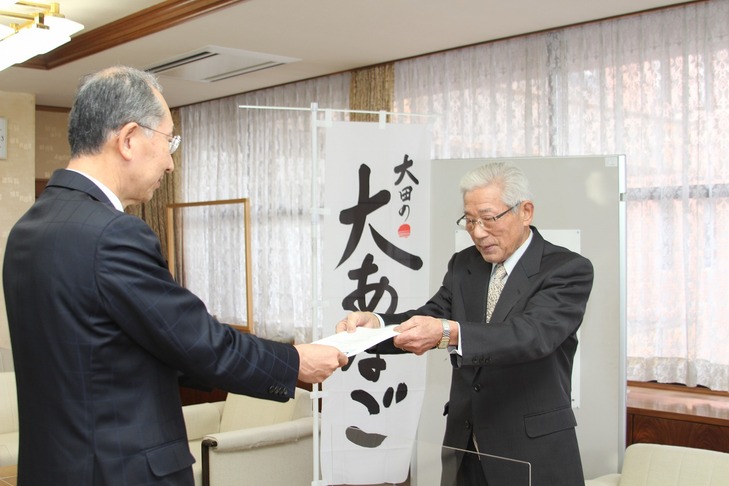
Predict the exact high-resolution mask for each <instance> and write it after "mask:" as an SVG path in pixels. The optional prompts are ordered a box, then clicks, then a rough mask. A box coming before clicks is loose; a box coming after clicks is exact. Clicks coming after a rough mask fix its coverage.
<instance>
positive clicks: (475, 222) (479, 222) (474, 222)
mask: <svg viewBox="0 0 729 486" xmlns="http://www.w3.org/2000/svg"><path fill="white" fill-rule="evenodd" d="M522 202H524V201H519V202H517V203H516V204H514V205H513V206H511V207H510V208H508V209H507V210H506V211H504V212H501V213H499V214H497V215H496V216H487V217H485V218H478V219H470V218H468V217H467V216H466V215H465V214H464V215H463V216H461V217H460V218H458V220H457V221H456V226H458V227H459V228H464V229H465V230H466V231H473V230H474V229H476V226H478V227H479V228H481V229H482V230H487V231H488V229H487V228H486V222H487V221H488V222H489V223H497V222H498V221H499V220H500V219H501V218H503V217H504V216H506V215H507V214H508V213H509V211H511V210H513V209H514V208H516V207H518V206H519V205H520V204H521V203H522ZM461 221H464V223H463V224H461ZM469 224H470V225H471V229H468V225H469Z"/></svg>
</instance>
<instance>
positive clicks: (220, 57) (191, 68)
mask: <svg viewBox="0 0 729 486" xmlns="http://www.w3.org/2000/svg"><path fill="white" fill-rule="evenodd" d="M296 61H298V59H294V58H290V57H282V56H274V55H271V54H262V53H260V52H250V51H243V50H240V49H231V48H228V47H218V46H207V47H204V48H202V49H198V50H196V51H192V52H188V53H186V54H182V55H180V56H177V57H175V58H173V59H168V60H166V61H163V62H160V63H157V64H155V65H152V66H148V67H146V68H145V70H146V71H149V72H152V73H155V74H161V75H163V76H169V77H173V78H179V79H186V80H188V81H199V82H204V83H211V82H214V81H221V80H223V79H228V78H232V77H234V76H240V75H242V74H246V73H252V72H254V71H260V70H261V69H269V68H272V67H276V66H280V65H282V64H288V63H290V62H296Z"/></svg>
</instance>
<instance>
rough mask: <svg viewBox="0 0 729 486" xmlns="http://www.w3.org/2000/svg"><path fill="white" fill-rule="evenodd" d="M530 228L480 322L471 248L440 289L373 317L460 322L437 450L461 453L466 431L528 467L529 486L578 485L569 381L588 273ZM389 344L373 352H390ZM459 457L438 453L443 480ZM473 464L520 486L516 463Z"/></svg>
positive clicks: (485, 447)
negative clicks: (414, 305) (408, 307)
mask: <svg viewBox="0 0 729 486" xmlns="http://www.w3.org/2000/svg"><path fill="white" fill-rule="evenodd" d="M532 232H533V238H532V242H531V243H530V245H529V247H528V248H527V250H526V252H525V253H524V255H522V257H521V259H520V260H519V262H518V263H517V265H516V267H515V268H514V270H513V271H512V272H511V274H510V275H509V278H508V280H507V281H506V285H505V287H504V289H503V291H502V293H501V296H500V298H499V301H498V303H497V304H496V307H495V309H494V313H493V316H492V317H491V322H490V323H489V324H485V313H486V294H487V291H488V282H489V278H490V275H491V264H490V263H487V262H486V261H484V259H483V258H482V257H481V255H480V254H479V252H478V251H477V250H476V248H475V247H469V248H467V249H465V250H463V251H461V252H459V253H456V254H455V255H453V257H452V258H451V260H450V262H449V263H448V271H447V273H446V275H445V277H444V279H443V284H442V286H441V288H440V290H439V291H438V293H436V295H435V296H433V297H432V298H431V299H430V301H428V303H426V304H425V305H424V306H423V307H421V308H419V309H416V310H414V311H409V312H406V313H403V314H396V315H384V316H382V317H383V318H384V320H385V322H386V323H388V324H390V323H397V322H402V321H403V320H406V319H407V318H409V317H411V316H413V315H429V316H434V317H444V318H448V319H452V320H455V321H458V323H459V324H460V336H461V342H462V351H463V356H462V358H461V357H459V356H457V355H451V362H452V364H453V372H452V381H451V390H450V398H449V403H448V406H447V409H448V418H447V423H446V433H445V438H444V445H445V446H449V447H452V448H456V449H466V447H467V446H468V441H469V437H470V436H471V435H472V434H473V435H475V437H476V441H477V442H478V446H479V449H480V451H481V452H482V453H486V454H492V455H496V456H502V457H506V458H510V459H516V460H518V461H524V462H528V463H530V464H531V477H532V485H533V486H550V485H559V486H571V485H580V486H581V485H583V484H584V478H583V473H582V464H581V460H580V454H579V449H578V445H577V439H576V435H575V426H576V420H575V416H574V413H573V412H572V408H571V390H572V386H571V375H572V363H573V359H574V355H575V351H576V349H577V337H576V334H575V333H576V332H577V329H578V328H579V327H580V324H581V323H582V318H583V315H584V313H585V307H586V305H587V300H588V297H589V295H590V291H591V289H592V281H593V269H592V264H591V263H590V261H589V260H587V259H586V258H584V257H582V256H580V255H579V254H577V253H574V252H571V251H569V250H567V249H565V248H562V247H558V246H555V245H553V244H551V243H549V242H547V241H545V240H544V239H543V238H542V236H541V235H540V234H539V232H538V231H537V230H536V228H533V227H532ZM389 345H391V341H389V342H388V343H387V344H384V345H383V346H381V347H380V349H379V351H380V352H392V351H394V349H392V348H390V349H388V348H387V346H389ZM461 458H462V454H459V453H454V454H449V453H448V452H447V451H446V452H445V453H444V457H443V459H444V463H443V466H444V481H443V483H444V484H451V483H450V479H452V478H454V477H455V474H454V470H455V469H457V467H458V464H459V462H460V460H461ZM481 464H482V466H483V469H484V472H485V475H486V478H487V480H488V484H489V486H514V485H520V484H528V483H527V480H528V477H527V473H528V469H527V467H526V466H525V465H524V464H522V463H518V462H512V461H503V460H497V459H487V458H483V460H482V461H481Z"/></svg>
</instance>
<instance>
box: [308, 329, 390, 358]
mask: <svg viewBox="0 0 729 486" xmlns="http://www.w3.org/2000/svg"><path fill="white" fill-rule="evenodd" d="M395 327H397V325H395V324H393V325H391V326H385V327H379V328H377V329H371V328H366V327H358V328H357V330H356V331H354V332H339V333H337V334H332V335H331V336H328V337H325V338H324V339H320V340H318V341H315V342H314V343H313V344H326V345H329V346H334V347H335V348H337V349H339V350H340V351H341V352H343V353H344V354H345V355H347V357H350V356H354V355H355V354H358V353H361V352H362V351H365V350H367V349H369V348H371V347H372V346H374V345H376V344H378V343H381V342H382V341H384V340H386V339H390V338H391V337H394V336H396V335H397V334H398V333H397V331H395V330H394V329H395Z"/></svg>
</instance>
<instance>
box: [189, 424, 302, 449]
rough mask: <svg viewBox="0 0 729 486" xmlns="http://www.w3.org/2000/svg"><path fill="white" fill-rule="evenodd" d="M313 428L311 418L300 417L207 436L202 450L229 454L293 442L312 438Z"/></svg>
mask: <svg viewBox="0 0 729 486" xmlns="http://www.w3.org/2000/svg"><path fill="white" fill-rule="evenodd" d="M313 427H314V418H313V417H302V418H300V419H296V420H291V421H289V422H282V423H278V424H272V425H264V426H261V427H251V428H249V429H240V430H231V431H228V432H220V433H217V434H207V435H206V436H205V438H204V439H203V448H205V447H209V448H212V449H215V451H216V452H230V451H240V450H246V449H255V448H259V447H267V446H271V445H276V444H282V443H285V442H295V441H297V440H300V439H302V438H304V437H307V436H312V435H313Z"/></svg>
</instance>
